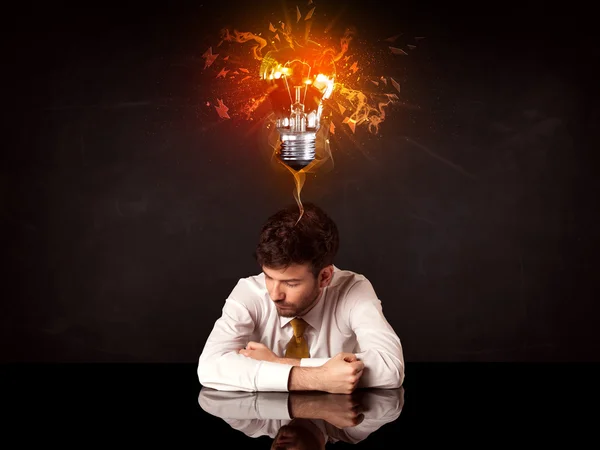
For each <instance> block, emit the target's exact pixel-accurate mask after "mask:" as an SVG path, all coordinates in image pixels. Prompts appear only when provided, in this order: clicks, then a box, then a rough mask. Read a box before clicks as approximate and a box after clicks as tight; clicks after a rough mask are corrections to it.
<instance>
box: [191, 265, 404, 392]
mask: <svg viewBox="0 0 600 450" xmlns="http://www.w3.org/2000/svg"><path fill="white" fill-rule="evenodd" d="M302 318H303V319H304V320H305V321H306V322H307V323H308V326H307V327H306V330H305V333H304V335H305V337H306V339H307V341H308V346H309V349H310V355H311V357H310V358H303V359H301V360H300V366H303V367H306V366H321V365H323V364H324V363H325V362H327V361H328V360H329V359H330V358H331V357H333V356H335V355H336V354H338V353H339V352H348V353H354V354H356V356H357V357H358V358H359V359H360V360H361V361H363V362H364V364H365V369H364V371H363V375H362V377H361V379H360V382H359V385H358V387H365V388H384V389H386V388H387V389H393V388H397V387H399V386H401V385H402V383H403V381H404V356H403V352H402V345H401V344H400V339H399V337H398V336H397V334H396V333H395V331H394V329H393V328H392V326H391V325H390V324H389V323H388V321H387V320H386V318H385V316H384V315H383V308H382V303H381V301H380V300H379V298H378V297H377V295H376V293H375V291H374V289H373V286H372V285H371V283H370V282H369V280H368V279H367V278H365V277H364V276H363V275H360V274H357V273H354V272H351V271H348V270H340V269H338V268H337V267H335V266H334V271H333V277H332V280H331V282H330V284H329V285H328V286H327V287H325V288H324V289H323V290H322V293H321V296H320V298H319V301H318V303H317V304H316V305H315V306H314V307H313V308H312V309H311V310H310V311H309V312H308V313H307V314H306V315H304V316H303V317H302ZM291 319H292V318H291V317H280V316H279V314H278V313H277V308H276V307H275V304H274V303H273V301H272V300H271V298H270V296H269V293H268V291H267V288H266V285H265V276H264V273H260V274H258V275H254V276H250V277H247V278H242V279H240V280H239V281H238V283H237V285H236V286H235V287H234V288H233V290H232V292H231V293H230V295H229V296H228V298H227V299H226V301H225V304H224V306H223V309H222V315H221V317H219V318H218V319H217V321H216V322H215V324H214V327H213V329H212V331H211V333H210V335H209V336H208V339H207V341H206V343H205V346H204V349H203V350H202V353H201V355H200V358H199V361H198V379H199V381H200V384H202V385H203V386H206V387H209V388H213V389H217V390H223V391H247V392H254V391H273V392H286V391H288V379H289V375H290V371H291V369H292V367H293V366H292V365H290V364H280V363H275V362H270V361H257V360H255V359H252V358H249V357H246V356H244V355H240V354H239V353H238V350H240V349H242V348H245V347H246V344H247V343H248V342H249V341H254V342H260V343H262V344H264V345H266V346H267V347H268V348H269V349H271V350H272V351H273V352H274V353H275V354H277V355H278V356H280V357H283V355H284V352H285V347H286V345H287V343H288V342H289V340H290V338H291V337H292V335H293V331H292V326H291V324H290V323H289V322H290V321H291Z"/></svg>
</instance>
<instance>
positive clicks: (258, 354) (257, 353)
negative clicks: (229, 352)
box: [238, 341, 279, 362]
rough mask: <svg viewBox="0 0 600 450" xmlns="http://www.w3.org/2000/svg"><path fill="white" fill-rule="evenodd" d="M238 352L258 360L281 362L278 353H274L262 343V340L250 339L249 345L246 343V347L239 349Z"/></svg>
mask: <svg viewBox="0 0 600 450" xmlns="http://www.w3.org/2000/svg"><path fill="white" fill-rule="evenodd" d="M238 353H239V354H240V355H244V356H247V357H248V358H252V359H256V360H258V361H271V362H279V358H278V357H277V355H276V354H275V353H273V352H272V351H271V350H270V349H269V348H268V347H267V346H266V345H265V344H261V343H260V342H252V341H250V342H248V345H246V348H242V349H241V350H238Z"/></svg>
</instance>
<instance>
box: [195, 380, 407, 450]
mask: <svg viewBox="0 0 600 450" xmlns="http://www.w3.org/2000/svg"><path fill="white" fill-rule="evenodd" d="M198 402H199V404H200V407H201V408H202V409H203V410H204V411H206V412H207V413H209V414H211V415H213V416H216V417H219V418H221V419H222V420H224V421H225V422H227V423H228V424H229V425H230V426H231V427H232V428H233V429H235V430H238V431H241V432H243V433H244V434H246V435H247V436H249V437H259V436H269V437H271V438H273V442H272V444H271V447H270V448H271V449H273V450H284V449H285V450H291V449H298V450H302V449H311V450H314V449H324V448H325V446H326V444H328V443H335V442H339V441H341V442H347V443H352V444H355V443H358V442H360V441H362V440H364V439H365V438H367V437H368V436H369V435H370V434H371V433H373V432H374V431H376V430H378V429H379V428H381V427H382V426H383V425H385V424H387V423H390V422H393V421H394V420H396V419H398V417H399V416H400V413H401V411H402V408H403V406H404V388H402V387H400V388H398V389H360V390H356V391H354V392H353V393H352V394H349V395H342V394H328V393H323V392H239V391H217V390H214V389H210V388H206V387H203V388H202V389H201V391H200V395H199V398H198Z"/></svg>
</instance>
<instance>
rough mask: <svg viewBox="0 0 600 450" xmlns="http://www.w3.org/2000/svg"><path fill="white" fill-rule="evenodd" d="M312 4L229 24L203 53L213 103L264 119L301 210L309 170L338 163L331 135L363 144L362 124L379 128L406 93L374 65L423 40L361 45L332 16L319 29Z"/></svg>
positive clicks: (232, 114) (223, 112) (223, 113)
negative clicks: (250, 26)
mask: <svg viewBox="0 0 600 450" xmlns="http://www.w3.org/2000/svg"><path fill="white" fill-rule="evenodd" d="M306 9H307V11H306V12H305V13H303V12H302V11H301V8H300V7H298V6H296V7H295V19H296V20H295V21H293V19H291V18H288V19H287V21H278V22H275V23H273V22H269V23H268V26H267V25H266V24H265V26H264V30H262V31H257V32H250V31H239V30H235V29H234V30H229V29H223V30H222V31H221V34H220V40H219V42H218V43H217V44H216V45H215V46H214V48H213V47H210V48H208V49H207V50H206V51H205V52H204V54H203V55H202V56H203V58H204V60H205V64H204V73H205V74H206V76H209V77H210V78H212V79H213V80H214V82H215V83H213V84H212V87H213V89H214V91H215V93H214V98H213V99H212V101H208V102H207V105H211V106H212V107H213V108H214V112H215V114H216V115H218V117H219V118H220V119H222V120H227V119H234V118H240V119H244V120H249V121H256V122H257V123H258V124H260V126H261V129H262V130H263V131H264V133H265V139H264V144H265V145H267V146H268V150H269V152H270V154H271V156H272V160H273V161H275V162H277V163H278V164H283V165H284V166H285V167H286V168H287V169H288V170H289V171H290V172H291V173H292V175H293V176H294V180H295V190H294V198H295V199H296V201H297V203H298V206H299V207H300V210H301V213H302V212H303V208H302V203H301V201H300V192H301V189H302V187H303V185H304V181H305V178H306V173H314V172H316V171H317V169H319V168H321V167H322V166H323V165H324V164H326V163H328V164H329V166H330V167H332V166H333V158H332V154H331V148H330V142H331V140H333V139H334V138H335V136H336V135H339V133H343V134H344V136H346V137H348V138H349V139H350V140H351V141H352V142H353V143H354V144H355V145H356V146H358V145H357V144H358V138H357V133H359V130H360V128H365V129H366V130H367V131H368V132H369V133H371V134H378V133H379V131H380V125H381V124H382V123H383V122H384V121H385V119H386V108H387V107H388V106H390V105H391V104H394V103H397V102H398V101H399V94H400V84H399V83H398V81H397V79H395V78H394V77H393V76H391V75H384V74H382V73H377V72H373V70H375V71H380V70H383V69H384V67H385V66H386V61H387V59H389V58H390V57H391V58H398V57H405V56H407V55H408V52H409V51H411V50H413V49H414V48H415V47H416V46H415V45H411V44H407V45H406V50H405V49H403V48H401V46H400V45H399V44H397V43H396V41H397V40H398V38H399V37H400V34H398V35H396V36H393V37H390V38H387V39H384V40H383V42H384V46H383V47H381V46H380V47H376V48H370V49H369V48H364V46H363V48H361V49H360V50H359V51H354V52H353V47H352V46H351V44H352V43H353V40H354V38H355V33H354V32H353V30H351V29H346V30H345V32H343V33H341V34H340V35H338V37H337V39H336V38H333V37H332V36H331V33H328V31H330V29H331V28H332V25H333V24H329V25H327V26H326V27H325V29H324V31H323V32H322V33H320V35H317V34H316V33H314V32H312V28H313V27H312V25H313V22H314V21H315V18H316V17H317V14H315V9H316V8H315V6H314V5H313V4H312V1H309V2H308V7H307V8H306ZM420 39H422V38H414V41H415V42H416V41H418V40H420ZM373 67H374V69H372V68H373ZM301 215H302V214H300V216H301Z"/></svg>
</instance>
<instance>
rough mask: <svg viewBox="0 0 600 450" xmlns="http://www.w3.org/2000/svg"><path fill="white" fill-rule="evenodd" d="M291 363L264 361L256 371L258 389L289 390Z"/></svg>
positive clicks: (271, 390)
mask: <svg viewBox="0 0 600 450" xmlns="http://www.w3.org/2000/svg"><path fill="white" fill-rule="evenodd" d="M292 367H294V366H292V365H291V364H280V363H274V362H270V361H262V364H261V365H260V367H259V368H258V370H257V371H256V390H258V391H270V392H288V381H289V379H290V371H291V370H292Z"/></svg>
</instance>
